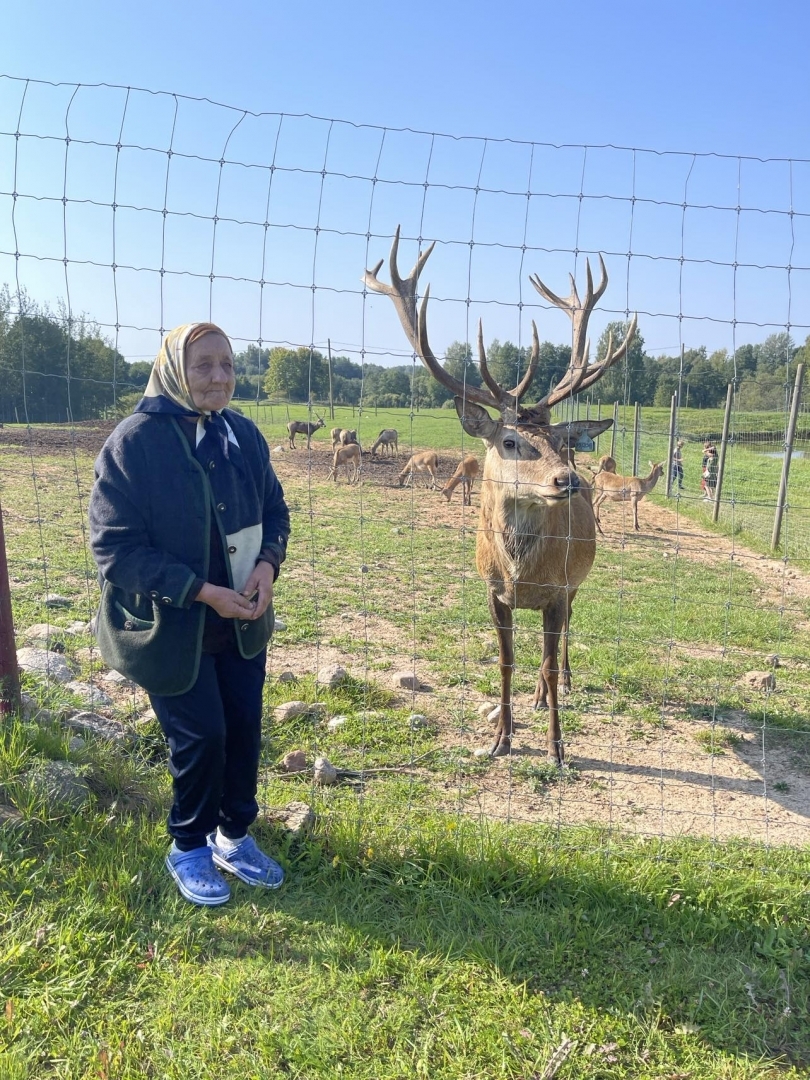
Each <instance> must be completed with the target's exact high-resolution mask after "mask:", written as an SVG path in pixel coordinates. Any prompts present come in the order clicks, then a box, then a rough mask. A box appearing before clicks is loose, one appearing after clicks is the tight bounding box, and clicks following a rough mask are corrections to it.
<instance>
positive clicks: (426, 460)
mask: <svg viewBox="0 0 810 1080" xmlns="http://www.w3.org/2000/svg"><path fill="white" fill-rule="evenodd" d="M438 468H439V455H438V454H437V453H436V451H435V450H419V451H418V452H417V453H416V454H413V455H412V456H411V457H409V458H408V462H407V464H406V466H405V468H404V469H403V470H402V472H401V473H400V474H399V476H398V477H397V480H398V481H399V486H400V487H402V486H403V485H405V486H406V487H407V486H409V485H410V483H411V481H412V480H413V474H414V473H415V472H418V473H421V474H422V476H423V477H424V479H425V487H430V488H432V489H433V490H434V491H435V490H436V470H437V469H438ZM425 473H427V474H428V475H429V476H430V483H428V479H427V476H425Z"/></svg>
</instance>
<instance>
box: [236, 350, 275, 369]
mask: <svg viewBox="0 0 810 1080" xmlns="http://www.w3.org/2000/svg"><path fill="white" fill-rule="evenodd" d="M269 362H270V350H269V349H260V348H259V346H258V345H248V347H247V348H246V349H244V350H243V351H242V352H238V353H235V354H234V358H233V369H234V372H235V373H236V375H237V376H239V375H262V376H263V375H264V374H265V373H266V371H267V365H268V363H269Z"/></svg>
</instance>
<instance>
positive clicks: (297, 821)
mask: <svg viewBox="0 0 810 1080" xmlns="http://www.w3.org/2000/svg"><path fill="white" fill-rule="evenodd" d="M262 818H263V819H264V820H265V821H266V822H268V824H270V825H277V826H279V827H280V828H282V829H285V830H286V831H287V832H288V833H290V834H291V835H292V836H294V837H300V836H304V835H305V834H306V833H308V832H309V830H310V829H311V828H312V826H313V825H314V824H315V814H314V812H313V810H312V808H311V807H310V806H307V804H306V803H305V802H291V803H287V805H286V806H284V807H280V806H273V807H270V808H268V809H267V810H265V811H264V813H263V814H262Z"/></svg>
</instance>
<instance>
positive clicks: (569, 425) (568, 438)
mask: <svg viewBox="0 0 810 1080" xmlns="http://www.w3.org/2000/svg"><path fill="white" fill-rule="evenodd" d="M610 427H613V419H612V418H610V419H609V420H571V421H570V422H565V423H562V424H550V425H549V427H548V430H549V431H552V432H554V434H555V435H556V436H557V438H558V439H560V440H561V441H562V442H564V443H568V445H569V446H575V445H576V443H577V442H578V441H579V440H580V439H581V438H582V436H583V435H587V437H588V438H589V439H595V438H596V437H597V435H601V434H602V432H603V431H607V429H608V428H610Z"/></svg>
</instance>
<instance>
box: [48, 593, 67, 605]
mask: <svg viewBox="0 0 810 1080" xmlns="http://www.w3.org/2000/svg"><path fill="white" fill-rule="evenodd" d="M45 607H49V608H59V607H62V608H67V607H73V601H72V600H71V599H70V597H69V596H59V595H58V593H48V595H47V596H46V597H45Z"/></svg>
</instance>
